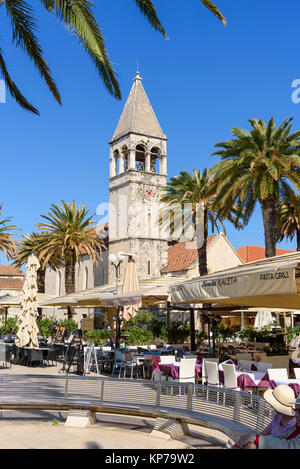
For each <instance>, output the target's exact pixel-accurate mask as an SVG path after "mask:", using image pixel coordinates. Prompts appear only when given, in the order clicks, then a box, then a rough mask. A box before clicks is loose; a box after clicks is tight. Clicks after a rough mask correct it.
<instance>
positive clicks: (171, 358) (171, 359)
mask: <svg viewBox="0 0 300 469" xmlns="http://www.w3.org/2000/svg"><path fill="white" fill-rule="evenodd" d="M174 361H175V357H174V355H161V357H160V363H165V364H170V363H174Z"/></svg>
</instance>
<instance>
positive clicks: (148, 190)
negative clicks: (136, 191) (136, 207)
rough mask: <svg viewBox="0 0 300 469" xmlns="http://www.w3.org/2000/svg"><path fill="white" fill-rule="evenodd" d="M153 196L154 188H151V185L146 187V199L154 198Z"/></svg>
mask: <svg viewBox="0 0 300 469" xmlns="http://www.w3.org/2000/svg"><path fill="white" fill-rule="evenodd" d="M153 196H154V191H153V189H151V187H147V188H146V189H145V197H146V199H148V200H151V199H152V198H153Z"/></svg>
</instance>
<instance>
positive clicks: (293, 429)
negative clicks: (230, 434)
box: [233, 384, 300, 449]
mask: <svg viewBox="0 0 300 469" xmlns="http://www.w3.org/2000/svg"><path fill="white" fill-rule="evenodd" d="M264 399H265V400H266V401H267V402H268V403H269V404H270V405H271V406H272V407H273V408H274V409H275V410H276V415H275V417H274V418H273V420H272V421H271V422H270V424H269V425H268V426H267V427H266V429H265V430H263V431H262V432H261V433H260V434H259V435H255V434H249V435H243V436H242V437H241V438H240V439H239V441H238V442H237V443H236V444H235V445H234V446H233V448H234V449H237V448H241V449H300V402H299V403H298V405H296V408H295V395H294V391H293V390H292V389H291V388H290V387H289V386H286V385H285V384H281V385H279V386H277V387H276V388H275V389H273V390H271V389H268V390H267V391H265V393H264Z"/></svg>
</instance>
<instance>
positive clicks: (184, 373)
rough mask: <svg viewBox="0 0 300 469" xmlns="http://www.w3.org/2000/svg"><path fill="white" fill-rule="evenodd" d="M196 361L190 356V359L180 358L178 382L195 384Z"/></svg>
mask: <svg viewBox="0 0 300 469" xmlns="http://www.w3.org/2000/svg"><path fill="white" fill-rule="evenodd" d="M196 361H197V359H196V358H191V359H190V360H180V366H179V383H194V384H195V367H196Z"/></svg>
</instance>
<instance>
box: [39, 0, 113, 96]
mask: <svg viewBox="0 0 300 469" xmlns="http://www.w3.org/2000/svg"><path fill="white" fill-rule="evenodd" d="M41 2H42V4H43V5H44V6H45V8H46V9H47V10H48V11H49V12H52V13H53V14H55V15H56V17H57V18H59V20H60V21H62V23H63V24H64V25H65V26H66V27H67V28H68V29H69V30H70V31H71V32H72V33H73V34H74V35H75V36H76V37H77V38H78V40H79V42H80V43H81V44H82V46H83V47H84V49H85V51H86V52H87V54H88V55H89V56H90V58H91V60H92V62H93V64H94V66H95V67H96V69H97V71H98V73H99V75H100V77H101V79H102V81H103V83H104V86H105V87H106V88H107V90H108V91H109V93H110V94H112V95H113V96H114V97H116V98H117V99H121V91H120V87H119V83H118V80H117V77H116V74H115V72H114V70H113V67H112V64H111V62H110V60H109V58H108V55H107V51H106V47H105V41H104V37H103V35H102V32H101V30H100V27H99V25H98V23H97V21H96V19H95V17H94V15H93V12H92V9H93V8H94V6H95V5H94V3H93V2H90V1H88V0H41Z"/></svg>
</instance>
